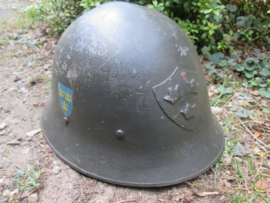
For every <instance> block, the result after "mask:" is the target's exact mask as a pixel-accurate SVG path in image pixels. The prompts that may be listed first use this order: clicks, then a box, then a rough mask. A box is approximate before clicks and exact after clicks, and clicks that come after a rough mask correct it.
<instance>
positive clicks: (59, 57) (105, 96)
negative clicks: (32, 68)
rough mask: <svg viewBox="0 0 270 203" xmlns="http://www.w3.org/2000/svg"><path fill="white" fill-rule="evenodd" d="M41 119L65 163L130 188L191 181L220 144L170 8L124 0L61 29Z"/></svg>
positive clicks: (191, 52) (194, 62) (196, 65)
mask: <svg viewBox="0 0 270 203" xmlns="http://www.w3.org/2000/svg"><path fill="white" fill-rule="evenodd" d="M41 124H42V129H43V132H44V136H45V138H46V139H47V141H48V143H49V145H50V146H51V147H52V149H53V150H54V151H55V153H56V154H57V155H58V156H59V157H60V158H61V159H62V160H63V161H64V162H66V163H67V164H68V165H70V166H71V167H73V168H74V169H76V170H78V171H80V172H81V173H83V174H85V175H88V176H91V177H93V178H97V179H100V180H103V181H106V182H109V183H114V184H119V185H125V186H139V187H158V186H167V185H172V184H177V183H180V182H183V181H187V180H189V179H192V178H194V177H196V176H198V175H200V174H202V173H203V172H205V171H206V170H207V169H209V168H210V167H211V166H212V165H213V164H215V163H216V161H217V160H218V159H219V157H220V156H221V154H222V152H223V147H224V133H223V131H222V129H221V127H220V125H219V124H218V122H217V120H216V119H215V118H214V117H213V115H212V113H211V108H210V104H209V97H208V92H207V86H206V82H205V79H204V74H203V70H202V67H201V64H200V60H199V57H198V54H197V52H196V49H195V47H194V46H193V44H192V42H191V40H190V39H189V37H188V36H187V35H186V33H185V32H184V31H183V30H182V29H181V28H180V27H179V26H178V25H177V24H176V23H175V22H174V21H173V20H171V19H170V18H168V17H167V16H165V15H163V14H161V13H159V12H157V11H155V10H152V9H149V8H147V7H144V6H139V5H135V4H130V3H124V2H110V3H106V4H103V5H101V6H99V7H97V8H95V9H93V10H91V11H89V12H87V13H86V14H84V15H83V16H81V17H79V18H78V19H77V20H76V21H75V22H73V23H72V24H71V25H70V26H69V27H68V28H67V30H66V31H65V32H64V33H63V35H62V37H61V38H60V40H59V42H58V44H57V48H56V50H55V55H54V60H53V75H52V94H51V98H50V100H49V101H48V103H47V104H46V106H45V108H44V110H43V113H42V117H41Z"/></svg>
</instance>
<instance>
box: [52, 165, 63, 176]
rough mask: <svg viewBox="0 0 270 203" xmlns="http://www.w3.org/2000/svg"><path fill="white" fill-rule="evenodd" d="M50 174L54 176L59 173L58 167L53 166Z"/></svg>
mask: <svg viewBox="0 0 270 203" xmlns="http://www.w3.org/2000/svg"><path fill="white" fill-rule="evenodd" d="M52 172H53V173H54V174H58V173H60V172H61V168H60V166H57V165H56V166H54V167H53V169H52Z"/></svg>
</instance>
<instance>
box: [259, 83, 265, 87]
mask: <svg viewBox="0 0 270 203" xmlns="http://www.w3.org/2000/svg"><path fill="white" fill-rule="evenodd" d="M259 86H260V87H267V83H266V82H265V83H260V84H259Z"/></svg>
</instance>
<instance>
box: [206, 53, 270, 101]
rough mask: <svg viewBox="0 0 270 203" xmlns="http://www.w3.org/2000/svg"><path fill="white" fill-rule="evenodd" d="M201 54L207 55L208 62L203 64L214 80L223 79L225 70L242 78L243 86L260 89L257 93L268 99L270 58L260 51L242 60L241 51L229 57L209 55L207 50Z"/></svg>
mask: <svg viewBox="0 0 270 203" xmlns="http://www.w3.org/2000/svg"><path fill="white" fill-rule="evenodd" d="M203 52H204V53H205V54H208V59H209V60H210V62H208V63H206V64H204V65H205V67H206V68H207V69H208V70H209V71H208V74H209V75H212V74H214V75H215V79H216V80H221V79H223V77H221V76H224V75H229V74H226V73H224V71H226V70H227V69H230V70H232V71H235V72H237V73H239V74H240V78H243V85H244V86H248V85H250V86H251V87H260V88H261V89H260V90H259V92H260V93H261V94H264V95H265V97H266V98H270V57H268V56H265V55H264V54H262V53H261V52H260V51H258V50H255V51H254V52H253V53H252V54H253V56H254V57H247V58H245V59H244V60H242V56H241V53H242V52H241V51H234V52H232V53H231V56H230V57H229V56H226V57H225V56H224V55H223V54H222V53H215V54H212V55H211V54H209V52H208V50H207V49H204V50H203Z"/></svg>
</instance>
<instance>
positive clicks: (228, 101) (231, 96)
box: [218, 95, 234, 114]
mask: <svg viewBox="0 0 270 203" xmlns="http://www.w3.org/2000/svg"><path fill="white" fill-rule="evenodd" d="M233 96H234V95H233ZM233 96H231V98H230V99H229V100H228V101H227V102H226V103H225V104H224V105H223V107H222V108H221V111H220V112H219V113H218V114H221V113H222V111H223V109H224V108H225V106H226V105H227V104H228V103H229V101H231V99H232V98H233Z"/></svg>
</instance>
